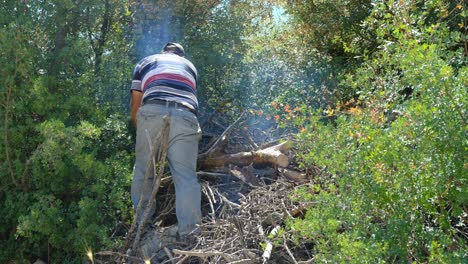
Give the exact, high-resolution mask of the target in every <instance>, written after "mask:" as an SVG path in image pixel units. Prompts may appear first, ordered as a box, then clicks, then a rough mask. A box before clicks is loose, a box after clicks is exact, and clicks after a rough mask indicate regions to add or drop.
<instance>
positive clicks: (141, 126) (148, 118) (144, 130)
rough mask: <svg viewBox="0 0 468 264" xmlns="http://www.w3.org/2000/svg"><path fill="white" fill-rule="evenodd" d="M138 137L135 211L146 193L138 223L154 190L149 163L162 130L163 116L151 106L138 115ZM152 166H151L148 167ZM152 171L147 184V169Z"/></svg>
mask: <svg viewBox="0 0 468 264" xmlns="http://www.w3.org/2000/svg"><path fill="white" fill-rule="evenodd" d="M137 123H138V124H137V136H136V144H135V165H134V167H133V180H132V187H131V197H132V203H133V208H134V210H136V209H137V207H138V202H139V201H140V196H141V193H142V192H143V193H144V196H143V204H142V209H141V211H140V215H139V216H138V221H141V220H142V217H143V213H144V210H145V208H146V205H147V204H148V202H149V199H150V198H151V192H152V189H153V184H152V183H153V178H154V171H153V167H152V164H150V163H149V161H150V156H151V148H155V147H157V146H156V145H155V144H156V143H157V142H155V141H156V136H157V135H158V133H159V132H160V131H161V128H162V124H163V121H162V116H161V115H160V114H159V113H157V110H156V109H154V107H151V106H143V107H142V108H140V111H138V115H137ZM148 137H150V138H151V144H152V146H151V147H150V142H149V140H148ZM148 165H150V166H148ZM148 168H149V169H150V170H151V172H150V174H149V178H148V183H147V184H145V182H144V180H145V173H146V170H147V169H148ZM154 210H155V206H153V208H152V212H150V215H152V214H153V213H154Z"/></svg>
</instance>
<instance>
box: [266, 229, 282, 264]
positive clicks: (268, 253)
mask: <svg viewBox="0 0 468 264" xmlns="http://www.w3.org/2000/svg"><path fill="white" fill-rule="evenodd" d="M279 229H280V226H279V225H277V226H275V228H273V230H271V232H270V235H269V237H275V236H276V235H277V234H278V230H279ZM266 242H267V245H266V248H265V251H263V255H262V259H263V263H266V262H267V261H268V259H270V257H271V252H272V251H273V243H271V241H270V240H269V239H266Z"/></svg>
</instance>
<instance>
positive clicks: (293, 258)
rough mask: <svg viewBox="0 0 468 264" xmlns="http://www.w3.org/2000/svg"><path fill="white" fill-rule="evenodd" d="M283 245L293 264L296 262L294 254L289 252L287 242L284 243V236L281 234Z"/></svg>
mask: <svg viewBox="0 0 468 264" xmlns="http://www.w3.org/2000/svg"><path fill="white" fill-rule="evenodd" d="M283 245H284V248H285V249H286V252H288V255H289V256H290V257H291V259H292V261H293V263H294V264H297V260H296V258H295V257H294V255H293V254H292V253H291V250H289V247H288V243H286V236H285V235H284V234H283Z"/></svg>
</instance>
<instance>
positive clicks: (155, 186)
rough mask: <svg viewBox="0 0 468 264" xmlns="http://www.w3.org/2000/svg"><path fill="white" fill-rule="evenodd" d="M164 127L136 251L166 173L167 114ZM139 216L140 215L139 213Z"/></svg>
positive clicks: (135, 244) (135, 245) (164, 118)
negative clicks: (157, 168)
mask: <svg viewBox="0 0 468 264" xmlns="http://www.w3.org/2000/svg"><path fill="white" fill-rule="evenodd" d="M163 122H164V124H163V129H162V135H161V143H160V144H161V145H160V147H159V155H158V156H157V160H158V162H156V161H155V158H154V156H153V157H152V158H151V160H152V162H153V168H154V173H155V176H154V180H153V190H152V192H151V197H150V200H149V203H148V204H147V206H146V209H145V211H144V214H143V219H142V221H141V223H140V225H139V227H138V230H137V234H136V236H135V240H134V241H133V246H132V250H133V251H135V250H136V248H137V247H138V243H139V242H140V238H141V234H142V232H143V226H144V225H145V223H146V222H147V221H148V218H149V217H150V215H149V214H150V211H151V208H152V206H153V204H154V201H155V199H156V194H157V193H158V190H159V185H160V182H161V178H162V176H163V174H164V162H165V161H166V156H167V151H168V148H169V117H167V116H165V117H163ZM150 146H152V147H155V146H154V145H152V144H150ZM151 152H152V153H153V152H154V150H153V149H152V151H151ZM156 163H158V164H159V171H158V172H156ZM148 170H149V168H148ZM139 204H141V199H140V203H139ZM137 217H138V215H137Z"/></svg>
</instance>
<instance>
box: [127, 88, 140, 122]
mask: <svg viewBox="0 0 468 264" xmlns="http://www.w3.org/2000/svg"><path fill="white" fill-rule="evenodd" d="M142 97H143V93H142V92H139V91H136V90H132V97H131V98H130V111H131V114H132V122H133V126H134V127H135V128H136V127H137V117H136V116H137V112H138V109H140V106H141V98H142Z"/></svg>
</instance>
